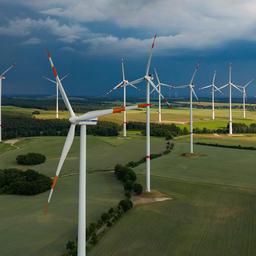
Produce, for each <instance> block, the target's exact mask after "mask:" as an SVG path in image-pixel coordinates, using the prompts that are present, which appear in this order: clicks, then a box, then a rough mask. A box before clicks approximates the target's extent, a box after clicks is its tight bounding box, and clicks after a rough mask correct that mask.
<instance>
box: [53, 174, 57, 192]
mask: <svg viewBox="0 0 256 256" xmlns="http://www.w3.org/2000/svg"><path fill="white" fill-rule="evenodd" d="M57 180H58V176H55V177H54V179H53V182H52V189H54V187H55V185H56V182H57Z"/></svg>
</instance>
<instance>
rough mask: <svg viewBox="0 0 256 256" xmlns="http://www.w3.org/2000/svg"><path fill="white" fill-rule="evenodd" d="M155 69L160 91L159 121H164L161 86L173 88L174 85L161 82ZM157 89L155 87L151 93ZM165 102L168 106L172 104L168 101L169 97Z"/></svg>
mask: <svg viewBox="0 0 256 256" xmlns="http://www.w3.org/2000/svg"><path fill="white" fill-rule="evenodd" d="M154 71H155V75H156V80H157V86H156V87H157V89H158V91H159V93H158V122H159V123H161V122H162V97H161V87H162V86H165V87H168V88H173V86H171V85H169V84H165V83H162V82H160V79H159V76H158V73H157V71H156V68H155V69H154ZM154 91H155V89H153V90H152V91H151V93H153V92H154ZM164 102H165V103H166V104H167V105H168V107H170V106H171V104H170V103H169V102H168V101H167V99H165V100H164Z"/></svg>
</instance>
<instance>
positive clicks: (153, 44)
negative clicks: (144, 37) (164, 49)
mask: <svg viewBox="0 0 256 256" xmlns="http://www.w3.org/2000/svg"><path fill="white" fill-rule="evenodd" d="M155 41H156V34H155V36H154V39H153V43H152V48H154V46H155Z"/></svg>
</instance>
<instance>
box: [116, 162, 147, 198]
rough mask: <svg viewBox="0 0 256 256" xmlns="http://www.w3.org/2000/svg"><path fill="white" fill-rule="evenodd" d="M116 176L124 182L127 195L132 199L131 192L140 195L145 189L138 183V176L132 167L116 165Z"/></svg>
mask: <svg viewBox="0 0 256 256" xmlns="http://www.w3.org/2000/svg"><path fill="white" fill-rule="evenodd" d="M115 176H116V177H117V179H118V180H120V181H121V182H122V183H123V187H124V191H125V196H126V198H127V199H130V197H131V193H133V194H136V195H140V194H141V193H142V191H143V187H142V185H141V184H139V183H136V180H137V176H136V173H135V172H134V171H133V169H132V168H130V167H127V166H123V165H121V164H117V165H116V166H115Z"/></svg>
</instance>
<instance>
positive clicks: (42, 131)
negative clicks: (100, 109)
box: [2, 114, 121, 140]
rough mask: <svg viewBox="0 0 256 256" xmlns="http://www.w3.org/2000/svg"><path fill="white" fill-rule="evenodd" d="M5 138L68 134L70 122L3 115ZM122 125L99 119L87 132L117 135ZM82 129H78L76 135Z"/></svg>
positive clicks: (100, 134) (99, 134) (3, 133)
mask: <svg viewBox="0 0 256 256" xmlns="http://www.w3.org/2000/svg"><path fill="white" fill-rule="evenodd" d="M2 123H3V130H2V135H3V139H5V140H6V139H12V138H17V137H33V136H66V135H67V133H68V130H69V126H70V124H69V122H68V120H64V119H60V120H58V119H47V120H43V119H36V118H31V117H26V116H18V115H8V114H5V115H4V116H3V121H2ZM120 129H121V127H120V126H119V125H118V124H115V123H112V122H102V121H99V122H98V124H97V125H95V126H88V128H87V134H90V135H98V136H117V135H118V133H119V131H120ZM79 133H80V130H79V129H76V135H79Z"/></svg>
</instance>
